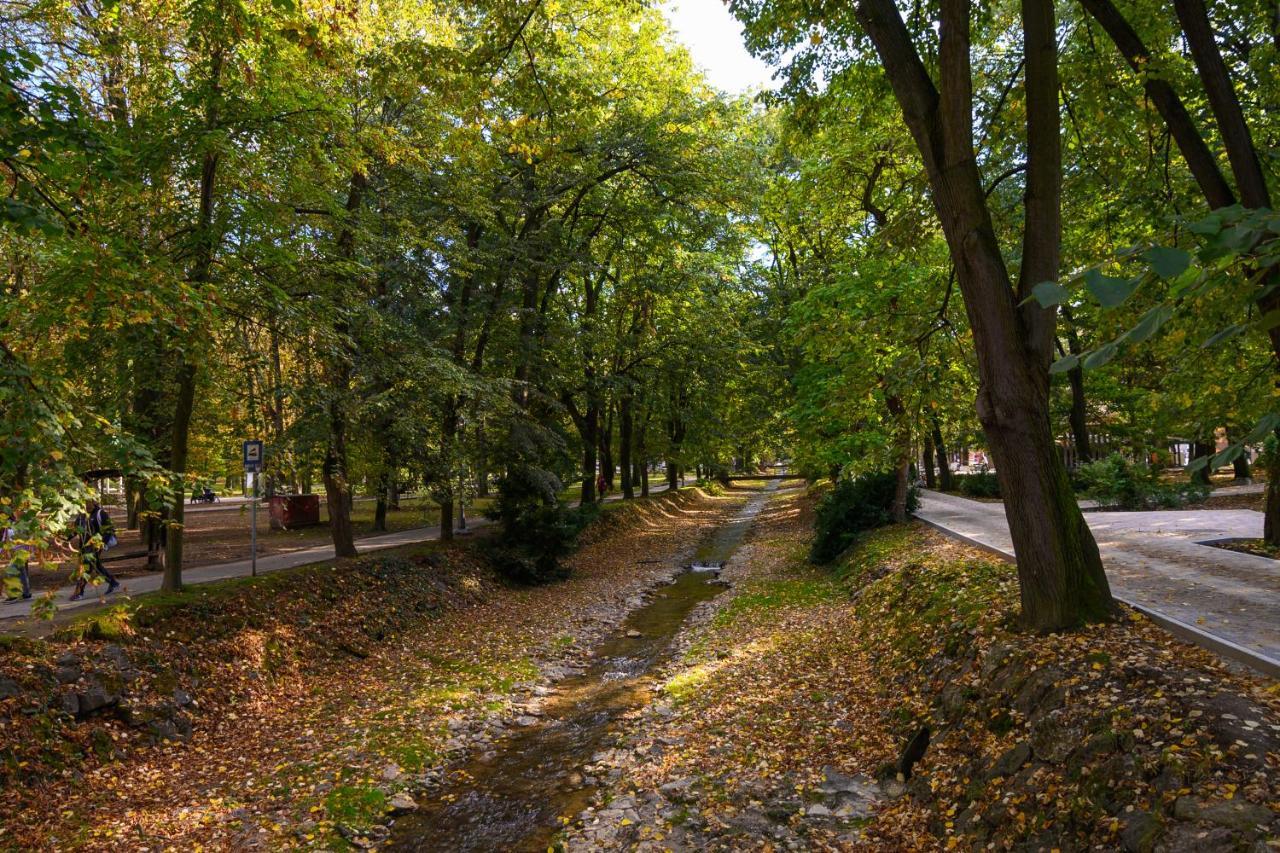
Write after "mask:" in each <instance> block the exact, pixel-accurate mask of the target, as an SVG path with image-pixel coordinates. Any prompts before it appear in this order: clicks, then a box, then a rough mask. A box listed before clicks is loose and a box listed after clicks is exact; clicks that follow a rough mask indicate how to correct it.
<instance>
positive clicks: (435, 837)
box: [383, 481, 777, 851]
mask: <svg viewBox="0 0 1280 853" xmlns="http://www.w3.org/2000/svg"><path fill="white" fill-rule="evenodd" d="M776 487H777V482H776V481H774V482H771V483H770V484H769V485H768V486H767V487H766V488H765V490H764V491H762V492H760V493H759V494H756V495H753V496H752V497H751V498H750V499H749V500H748V501H747V503H746V505H745V506H744V507H743V508H742V510H741V511H740V512H739V513H738V515H737V516H736V517H735V518H734V519H733V520H732V521H730V522H729V523H728V524H724V525H721V526H720V527H718V528H716V529H715V530H714V531H712V532H711V533H709V534H707V535H706V537H705V538H704V540H703V541H702V543H701V544H700V545H699V547H698V549H697V551H696V552H695V554H694V564H695V565H717V564H720V563H723V562H725V561H726V560H728V559H729V557H731V556H732V555H733V553H734V552H735V551H736V550H737V549H738V547H739V546H740V545H741V544H742V541H743V539H744V538H745V536H746V534H747V531H748V530H749V529H750V527H751V523H752V521H753V520H754V519H755V517H756V516H757V515H759V513H760V510H761V509H762V508H763V506H764V503H765V501H766V500H767V499H768V495H769V492H771V491H773V490H774V489H775V488H776ZM716 575H717V573H716V572H713V571H685V572H682V573H681V574H679V575H677V576H676V578H675V580H674V581H673V582H672V583H671V584H670V585H668V586H664V587H660V588H659V590H658V591H657V593H656V595H655V596H654V598H653V599H652V600H651V601H649V602H648V603H647V604H645V605H643V606H641V607H639V608H637V609H636V610H633V611H632V612H631V613H630V614H629V615H628V616H627V618H626V620H625V622H624V623H623V624H622V626H621V628H620V630H619V631H618V632H617V633H616V634H614V635H613V636H612V637H611V638H610V639H608V640H606V641H605V642H603V643H601V644H600V645H599V646H597V647H596V649H595V651H594V653H593V656H592V658H591V660H590V662H589V663H588V665H587V668H586V671H585V672H583V673H582V674H581V675H577V676H573V677H571V678H567V679H564V680H562V681H559V682H557V683H556V684H555V685H554V693H553V694H552V695H550V696H548V697H547V699H546V700H545V702H544V704H543V705H542V707H541V712H542V716H541V719H539V720H538V722H537V723H536V724H535V725H531V726H528V727H526V728H522V729H519V730H516V731H514V732H512V733H510V734H509V735H507V736H506V737H504V738H503V739H502V740H500V741H498V743H497V744H495V746H496V750H495V751H494V752H491V753H489V754H488V755H487V756H481V757H478V758H475V759H472V760H471V761H469V762H466V763H464V764H462V765H461V766H458V767H455V768H453V770H452V771H451V772H450V773H449V776H448V777H447V781H446V782H445V783H444V784H443V785H442V786H441V787H440V788H438V789H436V790H435V791H433V792H432V796H431V799H430V800H429V801H427V802H424V803H423V804H422V807H421V808H420V809H419V810H418V811H417V812H415V813H413V814H410V815H408V816H406V817H404V818H401V819H400V820H398V821H397V822H396V823H395V825H394V827H393V828H392V834H391V838H390V839H389V842H388V843H387V844H386V845H384V846H383V849H390V850H400V851H408V850H413V851H426V850H450V851H455V850H459V851H461V850H474V851H480V850H484V851H490V850H502V851H545V850H546V849H547V846H548V843H549V842H550V841H551V840H552V839H553V837H554V836H555V834H556V832H558V831H559V829H560V826H561V823H560V816H561V815H566V816H572V815H575V814H577V813H578V812H580V811H581V810H582V809H583V808H585V807H586V806H587V804H588V802H589V801H590V799H591V795H592V793H593V792H594V790H595V788H594V786H593V785H592V784H590V780H589V779H584V774H583V772H582V767H583V766H584V765H585V764H587V763H589V762H590V761H591V759H592V756H593V755H595V754H596V753H597V752H599V751H600V750H602V749H604V748H605V747H606V746H608V744H609V740H610V738H609V735H610V734H611V732H612V731H613V730H614V726H615V725H616V724H617V723H618V721H619V720H620V719H621V718H622V717H623V715H625V714H627V713H628V712H629V711H633V710H635V709H636V708H639V707H642V706H643V705H644V704H646V703H647V702H648V701H649V698H650V694H651V692H652V690H653V689H654V687H655V685H654V679H653V676H652V673H654V672H655V671H656V670H657V669H658V667H659V666H660V665H661V664H662V663H664V662H665V661H666V660H667V659H669V658H670V656H671V653H672V652H671V646H672V639H673V638H674V637H675V636H676V634H677V633H679V631H680V628H681V626H682V625H683V624H684V622H685V619H686V618H687V617H688V615H689V613H690V612H692V610H693V609H694V608H695V607H697V605H698V604H700V603H701V602H703V601H706V600H707V599H710V598H712V597H714V596H715V595H717V594H719V593H720V592H722V591H723V590H724V587H723V586H722V585H720V584H718V583H715V578H716ZM637 634H638V636H637ZM629 635H630V636H629Z"/></svg>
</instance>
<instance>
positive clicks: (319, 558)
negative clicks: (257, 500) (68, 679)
mask: <svg viewBox="0 0 1280 853" xmlns="http://www.w3.org/2000/svg"><path fill="white" fill-rule="evenodd" d="M666 490H667V485H666V484H665V483H659V484H655V485H653V486H651V487H650V489H649V493H650V494H651V495H656V494H661V493H663V492H665V491H666ZM621 499H622V495H621V494H620V493H616V492H615V493H613V494H611V495H609V496H608V497H606V498H605V501H608V502H612V501H617V500H621ZM488 524H489V521H488V520H487V519H485V518H483V517H481V518H475V519H467V530H468V531H470V530H474V529H476V528H479V527H484V526H486V525H488ZM459 533H465V531H459ZM439 538H440V528H439V527H438V526H435V527H415V528H413V529H412V530H401V531H398V532H396V533H380V534H377V535H376V536H365V537H363V538H360V539H357V540H356V549H357V550H358V551H359V552H360V554H362V555H363V554H369V553H372V552H374V551H382V550H384V549H387V548H398V547H400V546H402V545H417V544H419V543H421V542H430V541H433V540H435V539H439ZM332 559H334V549H333V545H332V544H328V545H316V546H313V547H310V548H299V549H298V550H296V551H286V552H284V553H279V554H272V555H270V556H262V557H259V558H258V574H260V575H264V574H269V573H271V572H278V571H280V570H281V569H292V568H296V567H298V566H306V565H309V564H311V563H323V562H325V561H326V560H332ZM252 568H253V566H252V561H250V560H233V561H231V562H227V563H213V564H210V565H206V566H197V567H194V568H189V569H184V570H183V572H182V583H183V586H187V587H190V586H196V585H198V584H202V583H213V582H214V581H221V580H228V579H230V578H242V577H249V575H250V574H251V573H252ZM162 579H163V576H162V575H161V574H160V573H159V572H155V573H152V574H148V575H141V576H139V577H132V578H127V579H125V580H122V581H121V586H120V590H119V591H118V592H117V593H115V594H114V595H112V596H111V597H110V598H104V596H103V595H102V594H103V593H104V592H105V591H106V586H105V585H102V586H96V587H94V586H91V587H89V588H88V590H87V591H86V593H85V597H84V598H82V599H80V600H79V601H72V600H71V594H72V593H73V592H74V591H75V587H74V585H71V584H68V585H67V586H64V587H61V588H59V589H58V591H57V592H56V593H55V595H54V599H53V600H54V606H55V607H56V608H57V610H58V612H59V614H61V613H63V612H65V611H69V610H80V609H85V608H96V607H102V606H104V605H106V604H110V603H112V602H113V601H114V600H116V599H118V598H123V597H125V596H126V595H128V596H137V595H145V594H147V593H151V592H157V591H158V590H159V589H160V582H161V580H162ZM34 600H35V599H34V598H33V599H32V601H34ZM30 615H31V606H30V602H25V601H18V602H12V603H0V625H2V624H5V623H9V624H11V625H12V624H14V620H18V619H22V618H24V617H28V616H30Z"/></svg>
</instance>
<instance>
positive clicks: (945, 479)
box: [929, 415, 955, 492]
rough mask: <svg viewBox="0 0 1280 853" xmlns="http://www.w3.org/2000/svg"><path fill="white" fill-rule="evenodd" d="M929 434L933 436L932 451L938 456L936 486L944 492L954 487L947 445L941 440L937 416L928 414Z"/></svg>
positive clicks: (940, 427) (940, 426) (940, 429)
mask: <svg viewBox="0 0 1280 853" xmlns="http://www.w3.org/2000/svg"><path fill="white" fill-rule="evenodd" d="M929 421H930V430H931V435H932V436H933V452H934V453H935V454H936V455H937V457H938V487H939V488H940V489H942V491H944V492H950V491H952V490H954V489H955V480H954V479H953V478H952V476H951V460H950V459H948V458H947V445H946V442H944V441H943V440H942V425H941V424H939V423H938V418H937V417H936V416H934V415H930V416H929Z"/></svg>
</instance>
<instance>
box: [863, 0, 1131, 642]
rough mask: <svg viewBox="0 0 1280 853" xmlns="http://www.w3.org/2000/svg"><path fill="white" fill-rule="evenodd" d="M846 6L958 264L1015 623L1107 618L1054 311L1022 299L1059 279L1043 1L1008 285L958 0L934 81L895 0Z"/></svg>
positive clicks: (1037, 7) (1056, 176)
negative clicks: (1063, 437)
mask: <svg viewBox="0 0 1280 853" xmlns="http://www.w3.org/2000/svg"><path fill="white" fill-rule="evenodd" d="M855 11H856V14H857V16H858V19H859V21H860V22H861V23H862V25H863V28H864V29H865V30H866V31H867V33H868V35H869V36H870V37H871V40H872V42H873V43H874V44H875V46H876V50H877V51H878V52H879V54H880V58H881V61H882V64H883V66H884V69H885V72H886V74H887V75H888V78H889V82H890V84H891V85H892V88H893V90H894V94H895V96H896V98H897V100H898V103H899V105H900V106H901V107H902V112H903V117H904V119H905V121H906V123H907V126H908V128H909V129H910V130H911V133H912V136H913V138H914V139H915V142H916V147H917V148H918V149H919V151H920V154H921V156H922V159H923V160H924V163H925V168H926V171H927V173H928V176H929V182H930V185H931V187H932V196H933V202H934V206H935V208H936V210H937V213H938V217H939V220H940V221H941V223H942V227H943V232H944V234H945V236H946V238H947V243H948V247H949V249H950V253H951V258H952V260H953V261H954V263H955V265H956V272H957V280H958V282H959V284H960V287H961V291H962V293H963V295H964V302H965V309H966V312H967V314H968V317H969V324H970V328H971V329H972V330H973V337H974V345H975V349H976V350H977V356H978V373H979V382H980V385H979V391H978V419H979V421H980V422H981V423H982V426H983V430H984V432H985V434H986V436H987V438H988V440H989V442H990V444H991V450H992V454H993V456H994V458H995V463H996V471H997V475H998V476H999V479H1000V486H1001V490H1002V493H1003V494H1004V495H1005V496H1006V498H1007V500H1006V503H1005V513H1006V516H1007V518H1008V522H1009V531H1010V535H1011V538H1012V540H1013V546H1014V551H1015V553H1016V555H1017V564H1018V579H1019V588H1020V594H1021V603H1022V619H1023V622H1024V624H1026V625H1027V626H1028V627H1030V628H1032V629H1035V630H1041V631H1049V630H1057V629H1062V628H1069V627H1073V626H1076V625H1079V624H1080V623H1082V622H1086V621H1091V620H1094V619H1101V618H1107V617H1109V616H1110V615H1111V614H1112V613H1114V609H1115V606H1114V603H1113V602H1112V599H1111V591H1110V588H1109V586H1108V584H1107V579H1106V575H1105V574H1104V572H1103V569H1102V559H1101V556H1100V555H1099V553H1098V547H1097V544H1096V543H1095V542H1094V539H1093V536H1092V534H1091V533H1090V532H1089V527H1088V525H1087V524H1086V523H1085V520H1084V516H1083V515H1082V514H1081V513H1080V508H1079V506H1078V505H1077V504H1076V499H1075V494H1074V493H1073V492H1072V489H1071V483H1070V481H1069V479H1068V477H1067V471H1066V468H1065V466H1064V465H1063V464H1062V458H1061V456H1060V455H1059V453H1058V447H1057V445H1056V443H1055V442H1054V439H1053V434H1052V431H1051V429H1050V423H1049V381H1048V366H1049V359H1050V357H1051V356H1052V333H1053V321H1054V316H1053V313H1052V312H1051V311H1047V310H1045V309H1042V308H1040V307H1039V305H1038V304H1036V303H1035V301H1034V300H1030V302H1027V301H1025V300H1027V297H1029V296H1030V290H1031V288H1032V287H1034V285H1036V284H1038V283H1039V282H1041V281H1045V280H1056V279H1057V278H1058V251H1059V237H1060V214H1059V204H1058V202H1059V197H1058V190H1059V186H1060V181H1061V150H1060V141H1059V136H1058V134H1059V115H1058V109H1059V104H1058V79H1057V46H1056V42H1055V25H1054V15H1053V4H1052V0H1023V3H1022V23H1023V38H1024V46H1025V47H1024V51H1025V56H1026V71H1025V74H1024V76H1025V80H1026V83H1025V90H1026V113H1027V160H1028V163H1027V179H1026V180H1027V189H1026V221H1025V222H1024V229H1023V233H1024V238H1023V252H1022V258H1023V260H1022V267H1021V275H1020V279H1019V286H1018V288H1017V290H1016V291H1015V289H1014V287H1013V286H1012V282H1011V281H1010V279H1009V274H1008V269H1007V268H1006V266H1005V262H1004V257H1003V255H1002V253H1001V251H1000V246H999V244H998V241H997V239H996V233H995V228H994V227H993V225H992V222H991V216H990V212H989V210H988V208H987V206H986V195H985V193H984V190H983V186H982V178H981V175H980V173H979V170H978V164H977V160H976V158H975V155H974V148H973V103H972V102H973V93H972V85H973V83H972V80H973V78H972V68H971V63H970V37H969V20H970V4H969V2H968V0H942V3H941V11H942V15H941V26H940V28H939V54H938V64H939V75H940V81H941V86H942V89H941V92H939V91H938V89H936V88H935V87H934V84H933V81H932V79H931V78H930V77H929V72H928V71H927V70H926V69H925V66H924V63H923V62H922V61H921V59H920V55H919V53H917V51H916V49H915V46H914V45H913V44H912V42H911V36H910V34H909V33H908V32H907V28H906V26H905V24H904V23H903V21H902V16H901V14H900V13H899V11H898V8H897V6H896V5H895V3H894V2H893V0H860V2H858V4H857V6H856V10H855Z"/></svg>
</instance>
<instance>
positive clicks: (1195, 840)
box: [1155, 823, 1242, 853]
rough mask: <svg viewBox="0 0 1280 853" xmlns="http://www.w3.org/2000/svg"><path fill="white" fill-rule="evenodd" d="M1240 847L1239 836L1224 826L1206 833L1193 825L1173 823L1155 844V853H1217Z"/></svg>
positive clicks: (1216, 827)
mask: <svg viewBox="0 0 1280 853" xmlns="http://www.w3.org/2000/svg"><path fill="white" fill-rule="evenodd" d="M1241 846H1242V845H1241V843H1240V836H1239V834H1238V833H1236V832H1232V831H1231V830H1230V829H1227V828H1226V827H1225V826H1215V827H1213V828H1212V829H1210V830H1207V831H1206V830H1205V829H1202V828H1201V827H1199V826H1197V825H1196V824H1193V823H1173V824H1171V825H1170V826H1168V827H1166V828H1165V830H1164V832H1163V833H1162V834H1161V836H1160V839H1159V841H1157V842H1156V846H1155V853H1218V851H1227V850H1239V849H1240V848H1241Z"/></svg>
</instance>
